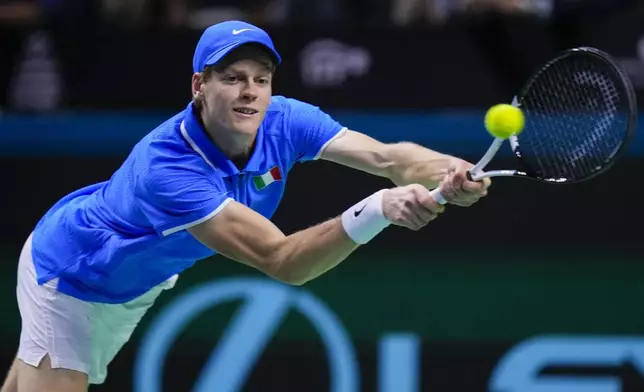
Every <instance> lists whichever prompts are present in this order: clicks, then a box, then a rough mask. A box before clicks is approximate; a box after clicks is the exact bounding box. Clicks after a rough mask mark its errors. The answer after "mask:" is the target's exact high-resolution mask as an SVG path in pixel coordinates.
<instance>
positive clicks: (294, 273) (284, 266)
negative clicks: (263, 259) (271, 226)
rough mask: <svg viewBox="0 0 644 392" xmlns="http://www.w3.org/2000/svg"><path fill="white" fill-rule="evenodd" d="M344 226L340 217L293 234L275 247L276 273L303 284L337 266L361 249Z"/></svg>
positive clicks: (277, 275) (291, 281)
mask: <svg viewBox="0 0 644 392" xmlns="http://www.w3.org/2000/svg"><path fill="white" fill-rule="evenodd" d="M358 246H359V245H358V244H357V243H355V242H354V241H353V240H351V238H349V236H348V235H347V233H346V231H345V230H344V229H343V227H342V221H341V218H340V217H337V218H334V219H331V220H329V221H326V222H324V223H321V224H319V225H316V226H313V227H310V228H308V229H305V230H302V231H299V232H297V233H294V234H291V235H289V236H287V237H286V238H284V240H283V241H282V243H281V244H280V245H279V247H278V248H277V250H276V254H275V260H276V263H277V270H276V272H275V276H276V277H277V278H278V279H280V280H283V281H286V282H289V283H291V284H304V283H306V282H308V281H309V280H312V279H315V278H317V277H318V276H320V275H322V274H324V273H325V272H327V271H328V270H330V269H332V268H334V267H335V266H337V265H338V264H340V263H341V262H342V261H343V260H344V259H346V258H347V257H348V256H349V255H350V254H351V253H352V252H353V251H354V250H356V249H357V248H358Z"/></svg>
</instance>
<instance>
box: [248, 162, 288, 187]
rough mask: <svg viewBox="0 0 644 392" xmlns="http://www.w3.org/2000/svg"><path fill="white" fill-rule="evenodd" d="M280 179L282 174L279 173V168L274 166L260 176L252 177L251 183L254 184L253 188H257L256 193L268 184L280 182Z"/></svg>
mask: <svg viewBox="0 0 644 392" xmlns="http://www.w3.org/2000/svg"><path fill="white" fill-rule="evenodd" d="M281 179H282V172H281V171H280V168H279V167H277V166H275V167H273V168H272V169H271V170H269V171H267V172H266V173H264V174H262V175H261V176H255V177H253V183H254V184H255V188H257V190H258V191H261V190H262V189H264V188H266V187H267V186H269V185H270V184H272V183H274V182H275V181H280V180H281Z"/></svg>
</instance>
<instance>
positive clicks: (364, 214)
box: [188, 185, 443, 285]
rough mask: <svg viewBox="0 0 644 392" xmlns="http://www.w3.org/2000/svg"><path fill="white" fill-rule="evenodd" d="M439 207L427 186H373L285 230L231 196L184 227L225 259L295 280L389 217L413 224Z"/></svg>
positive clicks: (331, 263) (340, 255) (345, 252)
mask: <svg viewBox="0 0 644 392" xmlns="http://www.w3.org/2000/svg"><path fill="white" fill-rule="evenodd" d="M442 210H443V207H441V206H439V205H437V204H436V203H435V202H434V201H433V200H432V198H431V196H430V195H429V191H428V190H427V189H425V188H423V187H422V186H420V185H411V186H407V187H401V188H394V189H391V190H381V191H379V192H376V193H374V194H373V195H372V196H370V197H368V198H366V199H365V200H362V201H361V202H359V203H357V204H356V205H354V206H353V207H351V208H349V209H348V210H346V211H345V212H344V213H343V214H342V215H341V216H338V217H335V218H333V219H330V220H328V221H326V222H323V223H320V224H318V225H316V226H313V227H310V228H307V229H305V230H302V231H299V232H296V233H294V234H291V235H288V236H286V235H284V233H282V231H280V230H279V229H278V228H277V227H276V226H275V225H274V224H273V223H272V222H271V221H270V220H268V219H266V218H264V217H263V216H262V215H260V214H258V213H257V212H255V211H253V210H251V209H250V208H248V207H246V206H244V205H243V204H240V203H237V202H230V203H228V204H227V205H226V206H225V207H224V208H223V209H222V210H221V211H220V212H219V213H218V214H217V215H215V216H214V217H213V218H211V219H209V220H208V221H206V222H203V223H200V224H198V225H195V226H193V227H191V228H189V229H188V231H189V232H190V233H191V234H192V235H193V236H194V237H195V238H197V239H198V240H199V241H200V242H202V243H203V244H205V245H206V246H208V247H209V248H211V249H213V250H215V251H217V252H219V253H221V254H222V255H224V256H227V257H228V258H230V259H233V260H236V261H239V262H241V263H244V264H246V265H249V266H251V267H254V268H256V269H258V270H260V271H262V272H264V273H266V274H267V275H269V276H271V277H273V278H275V279H277V280H280V281H282V282H285V283H289V284H294V285H301V284H304V283H306V282H307V281H309V280H311V279H314V278H316V277H318V276H320V275H322V274H324V273H325V272H327V271H328V270H330V269H332V268H333V267H335V266H336V265H338V264H339V263H340V262H342V261H343V260H344V259H345V258H347V256H349V255H350V254H351V253H352V252H353V251H354V250H355V249H356V248H357V247H358V246H359V245H360V244H364V243H367V242H368V241H369V240H371V239H372V238H373V237H375V236H376V235H377V234H378V233H380V232H381V231H382V230H383V229H384V228H385V227H387V226H388V225H389V224H390V223H391V224H396V225H400V226H405V227H408V228H410V229H413V230H418V229H420V228H421V227H424V226H425V225H426V224H427V223H429V222H430V221H431V220H433V219H434V218H436V216H437V214H438V213H440V212H441V211H442Z"/></svg>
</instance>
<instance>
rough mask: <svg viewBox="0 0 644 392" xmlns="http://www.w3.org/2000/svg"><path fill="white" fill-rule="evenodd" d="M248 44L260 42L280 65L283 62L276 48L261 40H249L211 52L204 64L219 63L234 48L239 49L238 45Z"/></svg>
mask: <svg viewBox="0 0 644 392" xmlns="http://www.w3.org/2000/svg"><path fill="white" fill-rule="evenodd" d="M246 44H258V45H261V46H262V47H263V48H265V49H266V51H267V52H268V53H269V54H271V55H272V56H273V57H274V60H275V61H276V62H277V64H278V65H279V64H281V63H282V58H281V57H280V55H279V54H278V53H277V52H276V51H275V50H274V49H272V48H271V47H269V46H267V45H266V44H264V43H263V42H261V41H253V40H249V41H241V42H235V43H234V44H231V45H228V46H226V47H225V48H223V49H221V50H220V51H218V52H215V53H213V54H211V55H210V57H208V58H207V59H206V62H205V63H204V66H207V65H215V64H217V63H218V62H219V61H221V59H223V58H224V57H226V55H228V53H230V52H232V51H233V50H235V49H237V48H238V47H240V46H242V45H246Z"/></svg>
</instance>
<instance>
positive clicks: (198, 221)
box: [161, 197, 233, 237]
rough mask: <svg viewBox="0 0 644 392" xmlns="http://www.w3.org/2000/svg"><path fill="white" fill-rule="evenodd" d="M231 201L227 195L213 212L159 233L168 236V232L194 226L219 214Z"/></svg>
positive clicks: (171, 232)
mask: <svg viewBox="0 0 644 392" xmlns="http://www.w3.org/2000/svg"><path fill="white" fill-rule="evenodd" d="M231 201H233V199H232V198H230V197H229V198H227V199H226V200H224V201H223V202H222V203H221V204H220V205H219V207H217V208H216V209H215V210H214V211H213V212H211V213H210V214H208V215H206V216H204V217H203V218H199V219H197V220H195V221H192V222H189V223H186V224H183V225H181V226H177V227H173V228H170V229H167V230H163V231H162V232H161V235H163V236H164V237H165V236H168V235H170V234H173V233H176V232H178V231H181V230H185V229H187V228H189V227H192V226H196V225H198V224H199V223H203V222H205V221H207V220H208V219H210V218H212V217H213V216H215V215H217V214H219V213H220V212H221V210H223V209H224V207H226V206H227V205H228V203H230V202H231Z"/></svg>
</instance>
